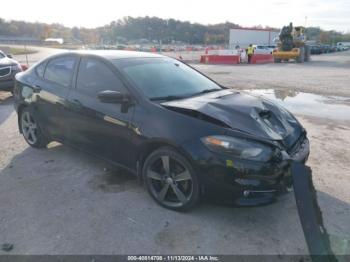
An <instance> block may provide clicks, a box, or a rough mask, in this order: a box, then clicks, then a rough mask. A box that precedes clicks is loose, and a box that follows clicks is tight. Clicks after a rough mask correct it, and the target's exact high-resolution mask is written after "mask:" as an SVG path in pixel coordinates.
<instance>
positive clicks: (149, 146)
mask: <svg viewBox="0 0 350 262" xmlns="http://www.w3.org/2000/svg"><path fill="white" fill-rule="evenodd" d="M164 147H167V148H171V149H173V150H175V151H176V152H177V153H179V154H181V155H182V156H183V157H184V158H186V160H187V161H189V163H190V164H191V166H192V168H193V169H194V170H195V171H196V167H195V165H194V161H193V159H192V157H191V156H190V154H189V153H188V152H186V150H185V149H184V148H182V147H181V146H179V145H178V144H176V143H173V142H171V141H168V140H163V139H154V140H151V141H149V142H146V143H145V144H143V145H142V146H141V147H140V148H139V149H138V155H137V158H136V161H137V164H136V165H137V176H138V177H139V178H140V179H142V169H143V165H144V163H145V160H146V159H147V157H148V156H149V155H150V154H152V153H153V152H154V151H156V150H158V149H160V148H164Z"/></svg>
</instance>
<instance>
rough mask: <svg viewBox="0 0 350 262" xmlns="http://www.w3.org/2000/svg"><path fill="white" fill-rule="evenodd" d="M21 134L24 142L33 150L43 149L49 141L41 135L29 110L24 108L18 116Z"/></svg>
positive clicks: (40, 130)
mask: <svg viewBox="0 0 350 262" xmlns="http://www.w3.org/2000/svg"><path fill="white" fill-rule="evenodd" d="M19 119H20V121H19V123H20V129H21V133H22V135H23V137H24V139H25V140H26V142H27V143H28V144H29V145H30V146H32V147H35V148H45V147H46V146H47V144H48V143H49V141H48V140H47V139H46V137H45V136H44V135H43V133H42V129H41V128H40V125H39V123H38V121H37V119H36V118H35V116H34V114H33V113H32V111H31V110H30V109H29V108H27V107H26V108H24V109H23V110H22V111H21V114H20V116H19Z"/></svg>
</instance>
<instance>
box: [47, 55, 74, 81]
mask: <svg viewBox="0 0 350 262" xmlns="http://www.w3.org/2000/svg"><path fill="white" fill-rule="evenodd" d="M75 63H76V59H75V58H74V57H59V58H55V59H53V60H51V61H50V62H49V63H48V64H47V67H46V70H45V77H44V78H45V79H47V80H49V81H52V82H55V83H57V84H60V85H62V86H65V87H68V86H69V85H70V83H71V80H72V77H73V72H74V67H75Z"/></svg>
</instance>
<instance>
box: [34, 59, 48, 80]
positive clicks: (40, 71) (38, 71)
mask: <svg viewBox="0 0 350 262" xmlns="http://www.w3.org/2000/svg"><path fill="white" fill-rule="evenodd" d="M45 66H46V62H42V63H40V64H39V65H37V66H36V67H35V73H36V74H37V75H38V76H39V77H41V78H43V77H44V72H45Z"/></svg>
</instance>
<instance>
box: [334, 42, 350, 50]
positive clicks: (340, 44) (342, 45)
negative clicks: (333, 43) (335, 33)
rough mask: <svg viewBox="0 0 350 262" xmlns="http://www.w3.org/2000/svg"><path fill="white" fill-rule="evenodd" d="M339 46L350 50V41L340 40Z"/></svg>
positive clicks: (341, 48)
mask: <svg viewBox="0 0 350 262" xmlns="http://www.w3.org/2000/svg"><path fill="white" fill-rule="evenodd" d="M337 47H338V49H340V50H348V49H349V48H350V42H338V43H337Z"/></svg>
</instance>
